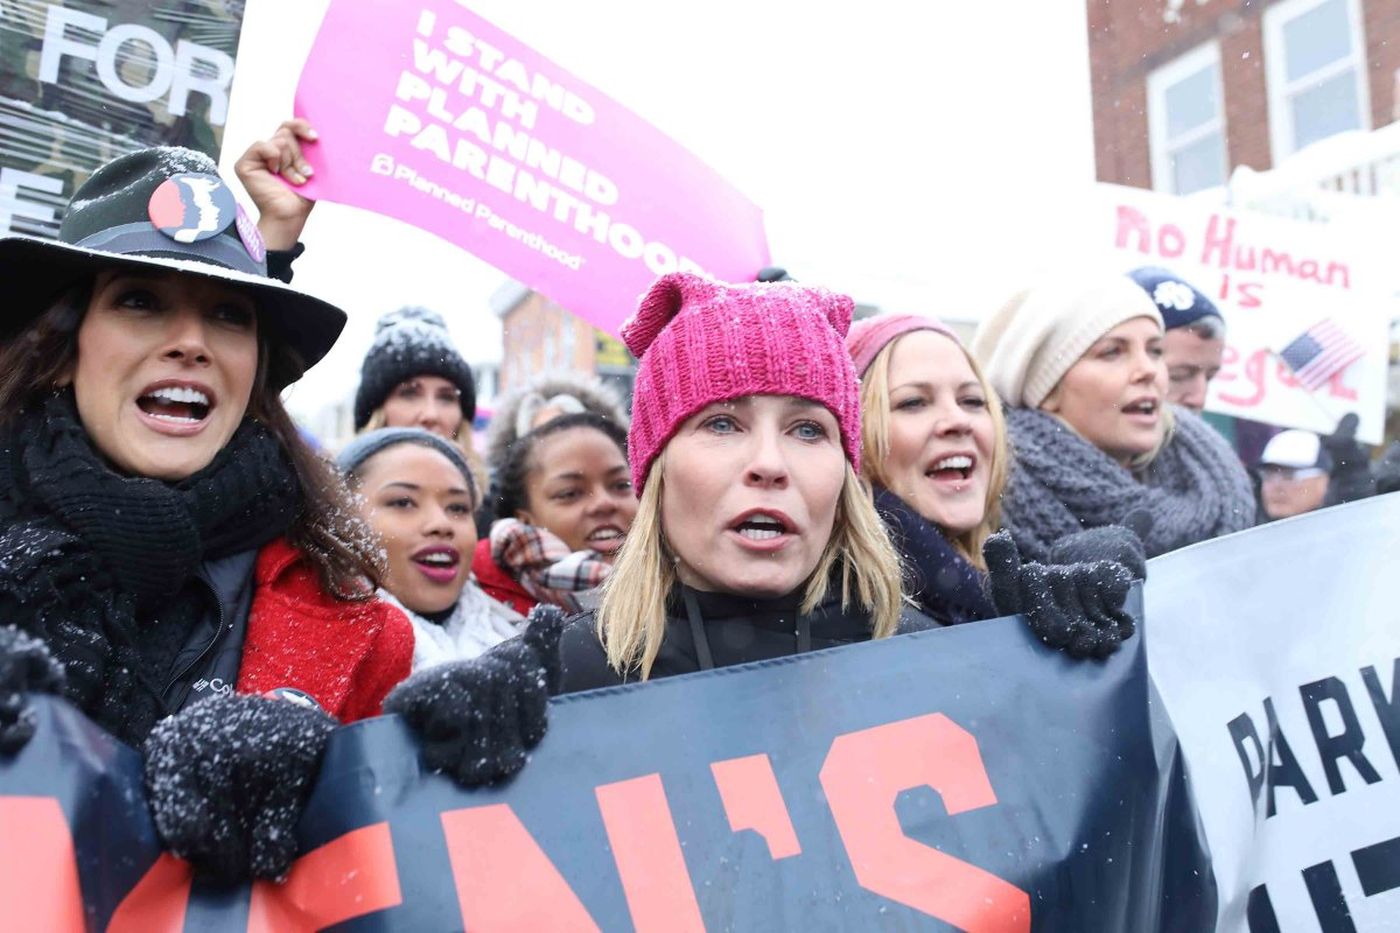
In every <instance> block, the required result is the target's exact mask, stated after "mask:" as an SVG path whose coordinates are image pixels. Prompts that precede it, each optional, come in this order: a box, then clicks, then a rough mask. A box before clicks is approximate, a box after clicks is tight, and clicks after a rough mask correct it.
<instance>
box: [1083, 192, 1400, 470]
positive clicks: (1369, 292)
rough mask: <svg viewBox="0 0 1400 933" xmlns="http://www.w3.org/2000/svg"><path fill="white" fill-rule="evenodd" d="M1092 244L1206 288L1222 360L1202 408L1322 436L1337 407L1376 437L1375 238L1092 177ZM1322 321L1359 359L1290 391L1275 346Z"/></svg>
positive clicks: (1378, 310)
mask: <svg viewBox="0 0 1400 933" xmlns="http://www.w3.org/2000/svg"><path fill="white" fill-rule="evenodd" d="M1088 219H1089V222H1090V225H1091V229H1090V231H1089V233H1088V235H1089V236H1090V238H1091V240H1090V242H1091V244H1092V246H1091V249H1092V250H1093V251H1094V252H1095V253H1098V252H1099V251H1100V250H1103V249H1106V250H1108V251H1110V255H1111V260H1110V261H1111V262H1113V263H1114V264H1115V265H1116V266H1119V267H1121V268H1123V269H1124V270H1125V271H1126V270H1129V269H1134V268H1137V267H1138V266H1161V267H1163V268H1166V269H1169V270H1171V271H1172V272H1175V273H1176V274H1178V275H1180V276H1181V277H1182V278H1184V279H1186V280H1187V281H1188V282H1190V283H1191V284H1193V285H1195V286H1196V287H1197V288H1198V289H1200V290H1201V291H1202V292H1205V293H1206V294H1207V295H1209V296H1210V298H1211V300H1213V301H1214V302H1215V304H1216V306H1217V307H1219V309H1220V311H1221V313H1222V315H1223V316H1224V318H1225V322H1226V328H1227V334H1226V347H1225V358H1224V365H1223V367H1222V368H1221V371H1220V374H1219V375H1218V376H1217V377H1216V378H1215V380H1214V381H1213V382H1212V383H1211V388H1210V395H1209V397H1208V399H1207V401H1206V409H1207V410H1208V411H1214V412H1219V413H1221V414H1226V415H1236V416H1238V417H1241V418H1249V419H1252V420H1254V421H1263V422H1266V423H1269V424H1277V425H1282V426H1285V427H1294V428H1305V429H1308V430H1312V431H1318V432H1320V433H1324V434H1325V433H1329V432H1331V431H1332V430H1333V429H1334V428H1335V426H1336V423H1337V421H1338V420H1339V419H1340V418H1341V417H1342V415H1344V414H1346V413H1347V412H1352V411H1354V412H1356V414H1357V415H1358V416H1359V417H1360V419H1361V424H1360V426H1359V428H1358V430H1357V436H1358V437H1359V438H1360V439H1361V440H1362V441H1365V442H1368V443H1379V442H1380V440H1381V435H1382V432H1383V426H1384V420H1385V390H1386V367H1387V364H1388V361H1389V354H1390V320H1391V316H1392V314H1393V312H1394V306H1395V305H1394V299H1393V297H1392V296H1391V295H1389V294H1388V293H1387V291H1386V286H1385V275H1384V266H1383V264H1382V263H1383V256H1382V254H1381V252H1380V251H1379V250H1378V249H1377V248H1376V245H1375V244H1374V243H1370V242H1367V241H1366V239H1365V238H1363V237H1361V236H1359V235H1357V232H1356V231H1353V230H1351V229H1349V228H1347V227H1345V226H1343V225H1340V224H1318V223H1305V222H1301V221H1295V220H1288V219H1285V218H1280V217H1274V216H1271V215H1268V214H1260V213H1256V212H1250V211H1240V210H1231V209H1229V208H1223V207H1215V206H1212V205H1209V204H1204V203H1200V202H1197V201H1192V200H1188V199H1185V198H1180V197H1174V196H1172V195H1166V194H1160V193H1157V192H1154V191H1144V190H1142V189H1139V188H1127V187H1122V186H1120V185H1106V184H1102V185H1098V186H1097V190H1096V192H1095V196H1094V199H1093V203H1092V209H1091V211H1090V213H1089V218H1088ZM1323 320H1331V321H1333V322H1334V323H1336V324H1337V325H1338V326H1339V327H1340V328H1341V329H1342V330H1343V331H1345V332H1346V334H1347V335H1349V336H1350V337H1351V338H1353V339H1354V340H1356V341H1357V342H1358V343H1359V344H1360V345H1361V346H1362V347H1364V348H1365V350H1366V355H1365V356H1364V357H1362V358H1361V359H1360V360H1358V361H1357V362H1355V363H1353V364H1351V365H1350V366H1348V367H1347V368H1346V369H1344V370H1343V371H1341V372H1339V373H1337V374H1336V375H1335V376H1333V377H1332V379H1331V380H1329V381H1328V383H1327V384H1326V385H1324V386H1322V387H1321V388H1319V389H1317V390H1316V391H1313V392H1309V391H1307V390H1306V389H1303V388H1302V387H1300V386H1299V385H1298V383H1297V381H1296V380H1295V379H1294V378H1293V374H1292V371H1291V370H1290V369H1289V368H1288V366H1287V365H1286V364H1284V362H1283V361H1282V360H1281V359H1280V358H1279V356H1278V351H1279V350H1280V349H1281V348H1282V347H1283V346H1285V345H1286V344H1287V343H1288V342H1289V341H1291V340H1292V339H1293V338H1295V337H1297V336H1299V335H1300V334H1302V333H1303V332H1304V331H1306V330H1308V329H1309V328H1310V327H1312V326H1313V325H1315V324H1318V323H1320V322H1321V321H1323Z"/></svg>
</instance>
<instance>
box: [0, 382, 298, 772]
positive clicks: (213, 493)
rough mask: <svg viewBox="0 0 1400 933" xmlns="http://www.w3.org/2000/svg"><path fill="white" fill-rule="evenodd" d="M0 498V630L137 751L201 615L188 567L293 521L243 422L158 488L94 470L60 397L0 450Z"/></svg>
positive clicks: (275, 454)
mask: <svg viewBox="0 0 1400 933" xmlns="http://www.w3.org/2000/svg"><path fill="white" fill-rule="evenodd" d="M0 496H3V500H4V503H3V507H2V508H3V513H4V514H3V516H0V555H3V557H4V560H3V563H2V564H0V611H3V612H4V613H5V615H4V616H0V618H3V619H4V621H5V622H7V623H12V624H16V625H18V626H19V627H20V628H21V629H24V630H25V631H28V632H31V633H32V634H34V635H37V636H38V637H40V638H43V639H44V640H45V641H46V642H47V643H48V645H49V648H50V649H51V650H52V651H53V652H54V654H55V656H56V657H57V658H58V659H59V661H61V662H62V663H63V664H64V666H65V668H66V670H67V674H68V688H67V689H68V696H69V699H71V700H73V701H74V702H75V703H77V704H78V705H79V706H80V707H81V708H82V709H83V710H84V712H86V713H87V714H88V715H89V716H91V717H92V718H93V719H94V720H95V721H96V722H97V723H98V724H99V725H101V726H103V727H104V728H106V729H107V730H108V731H110V732H112V733H113V734H115V735H116V736H117V737H118V738H120V739H122V740H123V741H126V742H128V743H130V744H134V745H137V746H139V744H140V743H141V741H142V740H143V739H144V738H145V735H146V733H147V732H149V731H150V728H151V726H153V725H154V724H155V722H156V721H157V720H158V719H159V718H160V717H161V716H163V715H165V714H166V713H167V712H168V710H166V709H165V706H164V703H163V702H162V700H161V698H160V693H161V691H162V689H163V687H164V681H165V679H166V677H167V675H168V673H169V665H170V663H171V662H172V661H173V659H174V657H175V655H176V654H177V653H178V652H179V651H180V649H181V647H183V645H184V644H185V642H186V640H187V639H188V638H189V636H190V634H191V632H192V631H193V628H194V626H195V625H196V624H197V623H198V621H199V618H200V614H201V612H203V611H205V606H206V598H202V597H201V594H200V591H199V590H198V589H195V588H192V587H191V583H192V582H193V579H194V575H195V574H196V572H197V571H198V570H199V568H200V566H201V565H202V564H203V562H204V561H206V560H212V559H217V558H220V557H227V556H229V555H232V554H237V553H240V552H243V551H248V550H252V549H254V548H258V547H261V546H262V545H264V544H266V543H267V542H269V541H271V540H272V539H273V538H275V537H277V536H279V535H281V534H283V533H284V532H285V531H286V530H287V529H288V528H289V527H290V526H291V524H292V522H293V520H294V519H295V518H296V515H297V512H298V509H299V507H300V494H299V489H298V486H297V479H296V473H295V471H294V470H293V468H292V465H291V462H290V460H289V459H288V457H287V455H286V453H285V452H284V451H283V450H282V447H281V445H280V444H279V443H278V442H277V440H276V439H275V438H274V437H273V436H272V435H271V434H270V433H269V432H268V431H267V429H266V428H264V427H262V426H261V425H259V424H257V423H256V422H254V421H252V420H251V419H247V420H245V421H244V422H243V424H242V425H240V426H239V428H238V430H237V431H236V432H235V433H234V435H233V437H232V438H231V439H230V440H229V442H228V444H226V445H225V446H224V448H223V449H222V450H221V451H220V452H219V453H218V455H217V456H216V457H215V458H214V460H213V462H211V463H210V464H209V465H208V466H207V467H205V468H204V469H203V470H201V471H199V472H198V473H196V474H194V475H193V476H190V477H189V478H187V479H184V480H181V481H179V482H176V483H165V482H161V481H159V480H153V479H147V478H143V477H126V476H122V475H121V474H119V473H116V472H114V471H113V470H112V469H111V468H110V467H109V466H107V465H106V463H105V462H104V461H103V460H102V459H101V458H100V457H99V456H98V455H97V453H96V452H95V451H94V450H93V447H92V444H91V442H90V441H89V440H88V436H87V432H86V431H85V430H84V428H83V426H82V423H81V422H80V421H79V420H78V417H77V412H76V410H75V407H74V403H73V399H72V395H71V393H69V392H62V393H59V394H56V395H54V396H52V397H50V398H49V399H47V400H46V401H44V402H43V403H42V404H40V405H37V406H34V407H31V408H30V409H28V410H26V411H25V412H23V413H22V414H21V415H20V416H19V417H18V418H16V419H15V421H14V422H13V423H12V425H11V426H10V427H9V428H8V429H7V430H6V431H5V433H4V436H3V438H0Z"/></svg>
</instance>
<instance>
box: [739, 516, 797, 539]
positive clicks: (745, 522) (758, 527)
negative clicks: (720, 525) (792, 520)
mask: <svg viewBox="0 0 1400 933" xmlns="http://www.w3.org/2000/svg"><path fill="white" fill-rule="evenodd" d="M729 527H730V530H732V531H735V532H737V533H738V535H739V537H741V538H744V539H745V540H747V541H775V540H777V539H778V538H781V537H782V536H783V535H786V534H791V533H792V528H791V526H790V525H789V524H788V523H787V521H785V520H784V519H783V518H782V517H780V516H778V515H774V514H772V513H770V512H753V513H751V514H749V515H746V516H744V517H743V518H741V519H740V520H739V521H737V522H735V523H734V524H733V525H730V526H729Z"/></svg>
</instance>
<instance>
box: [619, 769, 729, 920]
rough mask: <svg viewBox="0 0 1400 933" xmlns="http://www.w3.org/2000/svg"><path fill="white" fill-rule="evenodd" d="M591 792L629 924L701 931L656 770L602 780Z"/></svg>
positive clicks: (663, 791) (688, 876)
mask: <svg viewBox="0 0 1400 933" xmlns="http://www.w3.org/2000/svg"><path fill="white" fill-rule="evenodd" d="M593 793H594V794H595V795H597V797H598V810H599V811H600V812H601V813H602V815H603V826H604V827H605V828H606V829H607V831H608V842H609V843H611V845H612V850H613V858H614V859H616V861H617V871H618V874H619V875H620V876H621V877H622V891H623V893H624V894H625V895H626V896H627V910H628V912H629V913H630V914H631V915H632V925H633V926H635V927H636V928H637V930H638V931H639V933H648V931H651V930H665V931H668V933H669V931H673V930H674V931H679V930H698V931H701V933H703V931H704V929H705V924H704V922H703V921H702V920H701V919H700V905H699V904H698V903H696V901H695V889H694V887H693V886H692V884H691V881H690V870H689V869H687V868H686V865H685V856H684V855H683V854H682V852H681V842H680V839H678V838H677V837H676V826H675V823H674V822H673V821H672V819H671V806H670V804H668V803H667V802H666V788H665V787H663V786H662V784H661V775H659V774H648V775H646V776H644V777H639V778H632V779H631V780H628V781H618V782H617V783H615V784H604V785H603V786H601V787H598V788H595V789H594V791H593Z"/></svg>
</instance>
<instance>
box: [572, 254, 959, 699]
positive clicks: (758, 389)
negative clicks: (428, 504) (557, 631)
mask: <svg viewBox="0 0 1400 933" xmlns="http://www.w3.org/2000/svg"><path fill="white" fill-rule="evenodd" d="M853 307H854V306H853V303H852V302H851V299H849V298H847V297H845V296H843V295H835V294H832V293H830V292H827V291H825V290H823V289H820V288H812V287H807V286H802V285H798V284H796V283H792V282H776V283H761V284H752V285H726V284H721V283H718V282H713V281H710V280H708V279H705V278H701V277H699V276H695V275H690V274H686V273H673V274H671V275H667V276H664V277H662V278H661V279H659V280H658V281H657V282H656V283H655V284H654V285H653V286H652V288H651V290H650V291H649V292H648V293H647V294H646V295H645V296H644V297H643V299H642V302H641V305H640V307H639V309H638V311H637V314H636V315H635V317H634V318H633V319H632V320H630V321H629V322H628V323H627V324H626V325H625V326H624V328H623V339H624V340H625V341H626V342H627V345H628V347H629V348H630V349H631V350H632V352H633V353H634V354H636V355H637V356H638V357H639V358H640V360H641V362H640V365H639V367H638V371H637V382H636V389H635V394H634V397H633V408H632V426H631V430H630V433H629V444H628V446H629V453H630V459H631V468H632V479H633V485H634V486H635V488H636V490H637V492H638V495H639V497H640V501H639V504H638V508H637V515H636V519H635V520H634V522H633V525H632V530H631V531H630V532H629V533H628V537H627V543H626V544H625V545H624V546H623V549H622V553H621V555H620V556H619V557H618V560H617V564H616V566H615V567H614V570H613V573H612V576H611V577H610V578H609V581H608V583H607V585H606V587H605V589H604V595H603V599H602V603H601V605H600V606H599V607H598V609H597V610H596V611H593V612H589V613H586V614H584V615H583V616H581V617H579V618H577V619H575V620H574V621H573V622H572V623H571V624H570V625H569V627H568V628H567V629H566V630H565V633H564V636H563V639H562V641H561V645H560V650H561V662H562V663H561V667H562V672H563V681H562V685H563V691H564V692H570V691H576V690H588V689H592V688H594V687H603V686H609V685H613V684H618V683H623V682H626V681H633V680H648V679H651V678H656V677H666V676H670V675H673V674H682V673H688V672H690V671H696V670H703V669H706V668H712V667H724V666H727V665H731V664H739V663H743V662H746V661H756V660H761V659H766V658H774V657H782V656H785V655H790V654H794V653H798V652H803V651H808V650H813V649H817V648H826V647H831V646H834V645H840V644H847V643H851V642H858V641H864V640H867V639H870V638H883V637H885V636H887V635H891V634H894V633H895V632H896V631H905V630H917V629H923V628H928V627H931V626H932V625H933V623H932V621H931V620H929V619H928V618H926V617H925V616H923V615H921V614H919V613H917V612H914V611H912V610H910V609H908V608H906V607H905V606H904V605H903V601H902V599H901V592H900V567H899V559H898V556H897V555H896V553H895V551H894V549H893V548H892V547H891V545H890V541H889V538H888V536H887V535H886V534H885V531H884V528H883V526H882V525H881V522H880V519H879V516H878V515H876V513H875V509H874V507H873V505H872V504H871V502H870V498H869V496H868V494H867V493H866V491H865V490H864V488H863V487H862V485H861V482H860V480H859V478H858V476H857V470H858V468H859V464H860V436H861V435H860V404H859V397H858V391H857V388H858V387H857V381H856V375H855V372H854V370H853V368H852V365H851V358H850V356H849V354H848V353H847V352H846V348H845V344H844V343H843V338H844V337H845V334H846V331H847V329H848V328H849V326H850V321H851V312H852V310H853Z"/></svg>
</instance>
